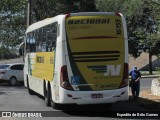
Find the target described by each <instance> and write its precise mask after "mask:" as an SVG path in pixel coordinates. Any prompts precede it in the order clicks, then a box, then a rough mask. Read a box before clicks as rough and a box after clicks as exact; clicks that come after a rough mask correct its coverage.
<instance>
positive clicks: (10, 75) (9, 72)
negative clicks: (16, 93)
mask: <svg viewBox="0 0 160 120" xmlns="http://www.w3.org/2000/svg"><path fill="white" fill-rule="evenodd" d="M23 67H24V64H22V63H14V64H5V65H0V82H1V83H2V82H8V83H9V84H10V85H11V86H15V85H16V84H17V82H19V81H21V82H23V81H24V78H23Z"/></svg>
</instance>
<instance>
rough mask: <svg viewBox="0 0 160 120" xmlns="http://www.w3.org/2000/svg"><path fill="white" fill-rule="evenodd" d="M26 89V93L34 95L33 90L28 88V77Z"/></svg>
mask: <svg viewBox="0 0 160 120" xmlns="http://www.w3.org/2000/svg"><path fill="white" fill-rule="evenodd" d="M27 89H28V93H29V94H30V95H34V94H35V92H34V91H33V90H31V89H30V87H29V81H28V77H27Z"/></svg>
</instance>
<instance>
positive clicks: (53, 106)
mask: <svg viewBox="0 0 160 120" xmlns="http://www.w3.org/2000/svg"><path fill="white" fill-rule="evenodd" d="M51 107H52V108H53V109H58V108H59V107H60V106H59V104H57V103H55V102H54V101H53V100H51Z"/></svg>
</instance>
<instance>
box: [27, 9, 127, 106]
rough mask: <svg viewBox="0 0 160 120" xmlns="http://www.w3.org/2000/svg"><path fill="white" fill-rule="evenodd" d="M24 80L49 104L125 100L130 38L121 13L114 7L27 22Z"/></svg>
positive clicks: (30, 89) (31, 90) (30, 90)
mask: <svg viewBox="0 0 160 120" xmlns="http://www.w3.org/2000/svg"><path fill="white" fill-rule="evenodd" d="M24 84H25V86H26V87H27V88H28V91H29V93H30V94H33V93H35V92H36V93H38V94H40V95H42V96H44V98H45V103H46V105H47V106H50V105H51V106H52V107H53V108H56V107H57V105H63V104H77V105H82V104H101V103H114V102H117V101H126V100H128V98H129V94H128V90H129V87H128V39H127V29H126V22H125V19H124V16H123V15H122V14H121V13H113V12H80V13H70V14H66V15H58V16H56V17H53V18H48V19H45V20H42V21H40V22H37V23H34V24H32V25H30V26H29V27H28V29H27V31H26V39H25V66H24Z"/></svg>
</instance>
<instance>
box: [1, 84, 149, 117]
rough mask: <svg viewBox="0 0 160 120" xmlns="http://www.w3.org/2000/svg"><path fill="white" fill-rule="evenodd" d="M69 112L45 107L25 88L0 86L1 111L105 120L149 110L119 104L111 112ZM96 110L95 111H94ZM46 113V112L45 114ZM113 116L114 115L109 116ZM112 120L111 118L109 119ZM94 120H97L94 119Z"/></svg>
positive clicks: (79, 109)
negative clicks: (97, 117) (122, 114)
mask: <svg viewBox="0 0 160 120" xmlns="http://www.w3.org/2000/svg"><path fill="white" fill-rule="evenodd" d="M69 107H70V108H69V110H66V109H62V110H55V109H52V108H51V107H47V106H45V103H44V99H43V98H42V97H40V96H38V95H29V94H28V91H27V89H26V88H25V87H24V86H20V85H19V86H16V87H11V86H9V85H8V84H0V111H20V112H22V111H34V112H35V111H36V112H38V111H40V112H41V113H42V114H43V115H49V116H52V117H53V116H55V117H67V118H68V120H69V117H74V116H76V117H80V118H81V117H82V119H80V118H79V119H80V120H83V119H84V118H83V117H91V116H99V117H100V118H99V119H100V120H103V119H104V118H105V117H107V116H108V114H109V113H113V114H115V113H116V114H117V113H118V112H122V113H126V112H129V111H130V112H136V113H137V112H144V111H148V109H146V108H144V107H143V106H140V104H139V103H138V102H134V101H129V102H117V103H115V104H113V107H112V109H111V110H109V109H108V108H107V106H106V105H105V104H103V105H83V106H76V105H75V106H69ZM93 110H94V111H93ZM44 111H46V112H44ZM109 115H112V114H109ZM107 118H110V117H107ZM92 119H95V118H93V117H92Z"/></svg>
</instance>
